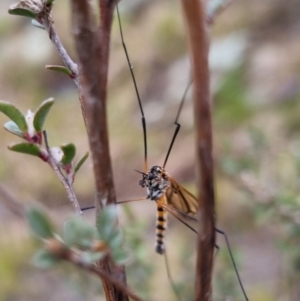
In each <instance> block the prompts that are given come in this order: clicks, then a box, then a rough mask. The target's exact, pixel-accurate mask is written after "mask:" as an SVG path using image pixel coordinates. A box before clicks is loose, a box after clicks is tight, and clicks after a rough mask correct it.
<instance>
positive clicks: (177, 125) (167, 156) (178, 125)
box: [163, 80, 193, 168]
mask: <svg viewBox="0 0 300 301" xmlns="http://www.w3.org/2000/svg"><path fill="white" fill-rule="evenodd" d="M192 82H193V80H190V81H189V83H188V85H187V86H186V88H185V91H184V93H183V96H182V98H181V101H180V105H179V110H178V112H177V115H176V118H175V121H174V124H175V125H176V129H175V132H174V135H173V138H172V140H171V144H170V146H169V149H168V152H167V155H166V159H165V162H164V165H163V168H165V167H166V164H167V161H168V158H169V155H170V153H171V150H172V147H173V144H174V142H175V139H176V137H177V134H178V132H179V130H180V126H181V125H180V123H178V119H179V116H180V113H181V110H182V107H183V104H184V101H185V99H186V94H187V92H188V90H189V88H190V86H191V84H192Z"/></svg>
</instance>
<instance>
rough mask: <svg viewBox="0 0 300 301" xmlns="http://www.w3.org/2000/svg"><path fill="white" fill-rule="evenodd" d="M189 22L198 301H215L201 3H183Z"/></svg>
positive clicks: (209, 123)
mask: <svg viewBox="0 0 300 301" xmlns="http://www.w3.org/2000/svg"><path fill="white" fill-rule="evenodd" d="M181 4H182V8H183V15H184V18H185V21H186V27H187V32H188V39H189V44H190V56H191V62H192V63H191V65H192V73H193V78H194V116H195V130H196V164H197V165H196V166H197V172H198V174H199V173H200V176H198V179H197V186H198V189H199V193H198V200H199V211H198V221H199V225H198V227H199V231H198V255H197V271H196V281H195V290H196V291H195V300H199V301H200V300H201V301H208V300H211V299H212V284H211V281H212V270H213V254H214V246H215V211H214V179H213V159H212V151H213V147H212V121H211V103H210V92H209V68H208V48H209V43H208V36H207V28H206V18H205V9H204V7H203V3H202V1H199V0H188V1H187V0H181Z"/></svg>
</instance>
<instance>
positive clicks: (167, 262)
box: [164, 249, 182, 301]
mask: <svg viewBox="0 0 300 301" xmlns="http://www.w3.org/2000/svg"><path fill="white" fill-rule="evenodd" d="M164 257H165V264H166V270H167V275H168V279H169V281H170V283H171V286H172V289H173V291H174V293H175V295H176V297H177V299H178V300H179V301H182V298H181V296H180V293H179V291H178V289H177V287H176V284H175V282H174V281H173V278H172V276H171V270H170V265H169V261H168V257H167V250H166V249H165V252H164Z"/></svg>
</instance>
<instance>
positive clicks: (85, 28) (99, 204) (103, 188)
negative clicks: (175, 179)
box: [71, 0, 128, 301]
mask: <svg viewBox="0 0 300 301" xmlns="http://www.w3.org/2000/svg"><path fill="white" fill-rule="evenodd" d="M116 2H117V1H116V0H110V1H109V0H103V1H102V0H99V6H100V26H97V24H96V21H95V15H94V9H93V6H92V5H93V3H92V1H90V0H87V1H82V0H71V7H72V26H73V33H74V38H75V44H76V48H77V53H78V57H79V72H80V80H81V85H82V91H83V95H84V99H85V104H84V106H85V109H86V114H87V123H86V124H87V131H88V138H89V144H90V150H91V155H92V156H91V157H92V161H93V169H94V176H95V186H96V195H95V207H96V220H98V218H97V217H98V215H99V213H100V210H101V209H102V208H103V207H105V206H106V205H109V204H116V195H115V188H114V183H113V173H112V166H111V159H110V152H109V143H108V131H107V118H106V95H107V74H108V62H109V60H108V59H109V43H110V30H111V24H112V18H113V11H114V8H115V5H116ZM98 269H103V270H105V271H106V272H107V273H110V274H113V275H114V277H116V278H117V279H119V280H120V281H122V282H125V280H126V279H125V272H124V269H123V268H120V269H115V268H114V265H113V263H112V262H111V261H110V260H108V259H106V260H102V261H100V262H99V263H98ZM102 283H103V287H104V291H105V295H106V299H107V300H110V301H113V300H122V301H127V300H128V297H127V296H126V295H125V294H120V291H119V290H117V289H116V288H115V287H114V286H113V285H112V284H111V283H110V282H109V281H106V280H104V281H102Z"/></svg>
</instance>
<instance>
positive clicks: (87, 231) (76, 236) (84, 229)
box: [63, 217, 96, 248]
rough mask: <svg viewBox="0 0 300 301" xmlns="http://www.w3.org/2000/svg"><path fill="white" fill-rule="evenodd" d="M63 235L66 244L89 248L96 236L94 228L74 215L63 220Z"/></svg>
mask: <svg viewBox="0 0 300 301" xmlns="http://www.w3.org/2000/svg"><path fill="white" fill-rule="evenodd" d="M63 237H64V242H65V244H66V245H67V246H74V245H78V246H82V247H86V248H89V247H91V245H92V243H93V241H94V239H95V237H96V230H95V228H94V227H92V226H91V225H89V224H87V223H86V222H85V221H84V220H83V219H82V218H79V217H75V218H72V219H70V220H68V221H66V222H65V225H64V235H63Z"/></svg>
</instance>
